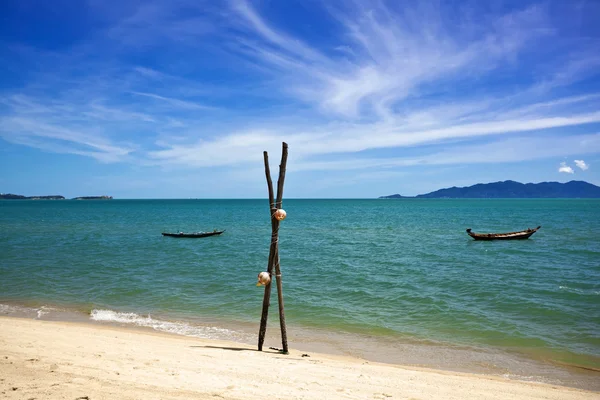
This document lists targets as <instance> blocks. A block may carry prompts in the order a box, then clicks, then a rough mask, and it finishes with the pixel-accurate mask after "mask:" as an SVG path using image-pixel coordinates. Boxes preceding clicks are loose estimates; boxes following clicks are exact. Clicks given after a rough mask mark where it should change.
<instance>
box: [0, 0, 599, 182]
mask: <svg viewBox="0 0 600 400" xmlns="http://www.w3.org/2000/svg"><path fill="white" fill-rule="evenodd" d="M257 4H259V3H254V2H249V1H243V0H239V1H234V0H232V1H230V2H226V3H223V4H220V5H219V6H216V5H210V4H208V3H203V4H202V5H199V4H197V3H196V2H193V1H186V0H178V1H175V2H170V1H166V0H165V1H163V0H155V1H152V2H147V3H143V4H141V3H140V4H137V3H136V4H133V3H132V4H129V3H128V5H127V6H123V7H110V8H108V7H106V6H105V5H103V3H102V2H96V3H95V7H96V10H97V11H98V13H100V14H102V15H104V17H105V18H106V22H107V23H106V25H107V28H105V29H103V30H101V31H98V32H95V34H94V35H91V36H90V39H88V40H87V41H85V42H84V43H80V44H78V45H77V47H76V48H74V49H70V50H72V51H65V52H64V53H52V54H51V55H45V53H44V54H42V52H41V51H40V52H39V54H37V55H36V52H35V51H33V50H32V51H31V52H30V58H31V59H35V58H36V57H39V58H40V59H42V58H43V60H45V61H44V62H43V65H44V67H45V68H44V71H41V72H39V73H38V74H32V76H34V78H32V82H30V83H29V84H28V85H27V86H24V87H22V88H19V89H12V90H6V89H5V90H4V91H3V92H1V93H0V105H2V108H0V136H1V137H2V138H3V139H5V140H7V141H9V142H12V143H18V144H22V145H27V146H32V147H37V148H40V149H43V150H45V151H54V152H60V153H70V154H77V155H83V156H88V157H93V158H95V159H97V160H100V161H102V162H122V161H126V162H132V163H139V164H142V165H159V166H169V167H170V166H176V167H193V168H204V167H215V166H217V167H223V166H229V167H234V168H239V169H240V170H244V169H247V166H248V165H249V164H258V165H260V164H261V163H262V151H263V150H268V151H272V152H277V151H278V149H279V146H280V142H281V141H284V140H285V141H287V142H288V143H289V144H290V148H291V149H292V153H291V154H293V155H292V156H291V157H294V161H295V162H296V166H297V168H298V169H300V170H332V171H335V170H340V169H352V168H355V167H353V166H361V165H362V166H363V167H366V168H371V169H377V168H381V169H386V168H399V167H404V166H412V165H423V164H427V165H442V164H453V165H454V164H461V163H464V164H468V163H486V162H518V161H523V160H528V159H541V158H550V157H565V156H572V157H581V155H583V154H590V153H593V152H598V151H600V150H599V149H598V136H597V134H596V133H595V132H596V131H591V129H595V128H594V127H595V124H598V123H600V112H598V111H597V110H598V109H600V93H596V92H590V91H585V90H581V89H580V88H571V89H570V90H564V91H561V92H560V95H559V94H556V93H555V92H553V90H555V89H557V88H569V86H570V85H572V84H573V83H574V82H578V81H580V80H584V79H587V78H588V77H590V76H593V74H594V73H595V72H594V71H596V70H597V68H596V67H597V66H598V65H599V64H598V63H599V59H598V57H597V55H595V52H593V51H591V49H593V43H592V42H589V43H591V44H590V45H586V44H585V43H583V42H582V43H583V44H581V43H579V42H577V46H573V50H572V51H569V48H570V47H569V46H567V44H569V45H570V44H571V43H567V42H565V45H564V48H565V51H564V52H561V55H559V56H557V55H556V54H555V53H556V52H552V51H547V52H543V53H540V51H539V47H540V46H541V45H542V44H545V45H547V46H550V44H551V43H553V42H555V41H558V40H567V39H563V38H561V37H559V35H558V34H557V28H556V27H555V26H553V23H552V20H551V18H549V15H548V9H547V8H546V7H545V6H543V5H529V6H523V7H521V8H519V9H515V10H513V11H511V12H507V13H505V14H497V13H492V12H485V13H481V16H480V18H468V17H463V14H460V13H455V14H452V10H449V9H446V8H444V7H433V6H432V5H430V4H429V5H428V3H427V2H414V3H413V2H406V3H402V4H400V3H398V4H397V3H395V2H387V3H386V2H384V1H366V2H344V3H338V4H335V3H331V4H328V5H326V6H324V7H325V14H324V15H326V16H327V18H329V21H328V24H329V27H330V28H331V32H332V33H331V36H330V37H327V38H324V39H326V40H323V41H321V40H318V39H314V38H313V39H312V40H311V39H308V38H306V37H300V36H299V35H297V34H294V30H292V29H288V27H287V26H286V25H285V24H282V23H277V22H276V21H275V20H271V19H269V18H267V17H266V15H269V14H268V13H264V12H261V9H260V8H259V7H258V6H257ZM263 6H264V5H263ZM342 6H343V7H342ZM315 7H316V5H315ZM450 14H452V15H450ZM465 15H467V14H465ZM447 19H448V20H450V19H451V20H452V21H455V22H456V23H455V24H454V23H453V24H452V26H451V27H450V26H449V24H448V22H447ZM586 43H587V42H586ZM155 52H159V53H155ZM97 53H101V54H100V55H98V54H97ZM156 54H160V55H161V57H164V58H161V57H158V61H156V62H153V63H148V65H143V63H140V60H143V59H145V58H150V59H155V58H157V56H156ZM538 54H539V57H540V60H539V61H536V64H535V65H536V68H537V69H536V68H529V67H528V65H527V66H526V65H525V64H524V61H523V59H525V58H527V59H528V60H529V61H528V62H532V61H531V60H530V58H533V56H535V55H538ZM102 56H105V57H104V58H103V57H102ZM136 56H139V57H136ZM167 58H168V60H167ZM99 59H102V61H99ZM131 59H135V60H136V62H135V63H133V62H131V61H130V60H131ZM547 61H551V62H547ZM206 71H209V72H206ZM211 74H214V75H215V76H217V78H215V79H211ZM514 75H518V76H519V77H520V79H519V80H518V81H516V82H515V81H510V82H509V84H506V81H504V80H503V79H506V77H507V76H509V77H510V76H514ZM574 127H578V129H582V130H583V131H578V133H577V135H575V134H571V133H570V131H569V130H570V129H571V128H574ZM557 128H563V131H564V132H566V133H562V134H558V133H557V131H556V129H557ZM582 132H583V133H582ZM583 140H587V141H588V142H589V143H592V144H591V145H587V146H583V145H581V142H582V141H583ZM425 146H428V147H427V150H426V151H425V150H424V151H422V152H421V154H420V156H418V157H417V156H413V155H411V154H404V153H405V152H407V150H411V149H415V148H419V147H425ZM442 147H443V148H442ZM386 149H387V150H390V149H391V150H393V151H394V152H395V156H394V157H389V156H388V157H385V158H383V157H380V156H365V154H364V153H367V152H375V151H381V150H386ZM561 149H562V152H561ZM578 161H581V163H582V166H580V165H579V164H578ZM578 161H577V160H576V161H575V163H576V165H577V166H578V167H579V168H581V169H586V168H587V164H585V163H583V161H582V160H578ZM583 166H585V167H583ZM563 168H564V170H562V169H563ZM380 172H381V174H380V175H379V176H387V175H388V173H389V174H392V175H393V173H391V172H389V171H380ZM561 172H566V173H573V172H574V171H573V170H572V168H570V167H569V166H567V165H566V164H565V165H561Z"/></svg>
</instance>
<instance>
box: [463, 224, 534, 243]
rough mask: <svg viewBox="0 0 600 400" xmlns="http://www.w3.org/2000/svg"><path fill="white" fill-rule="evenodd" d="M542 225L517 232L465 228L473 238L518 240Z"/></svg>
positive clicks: (531, 233) (526, 236) (527, 236)
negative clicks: (475, 230) (494, 231)
mask: <svg viewBox="0 0 600 400" xmlns="http://www.w3.org/2000/svg"><path fill="white" fill-rule="evenodd" d="M541 227H542V226H541V225H540V226H538V227H537V228H535V229H531V228H527V229H526V230H524V231H518V232H506V233H475V232H471V228H469V229H467V233H468V234H469V236H471V237H472V238H473V239H475V240H518V239H527V238H529V236H531V235H533V234H534V233H536V232H537V231H538V229H540V228H541Z"/></svg>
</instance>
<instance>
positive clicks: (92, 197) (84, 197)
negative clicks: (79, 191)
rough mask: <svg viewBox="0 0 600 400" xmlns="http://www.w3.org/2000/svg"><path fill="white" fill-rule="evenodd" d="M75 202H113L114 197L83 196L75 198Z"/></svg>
mask: <svg viewBox="0 0 600 400" xmlns="http://www.w3.org/2000/svg"><path fill="white" fill-rule="evenodd" d="M73 200H112V196H81V197H74V198H73Z"/></svg>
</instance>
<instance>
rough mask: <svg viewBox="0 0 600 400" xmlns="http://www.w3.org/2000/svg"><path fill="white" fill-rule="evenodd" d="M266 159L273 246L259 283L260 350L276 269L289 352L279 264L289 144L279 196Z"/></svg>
mask: <svg viewBox="0 0 600 400" xmlns="http://www.w3.org/2000/svg"><path fill="white" fill-rule="evenodd" d="M263 156H264V161H265V175H266V177H267V187H268V189H269V215H270V216H271V246H270V248H269V261H268V263H267V274H264V272H261V273H260V274H259V283H263V282H264V284H265V293H264V296H263V306H262V315H261V318H260V329H259V331H258V350H259V351H262V348H263V343H264V341H265V334H266V332H267V318H268V316H269V303H270V300H271V283H272V282H273V281H272V279H270V278H271V277H272V276H273V270H275V278H276V280H277V300H278V304H279V323H280V325H281V342H282V347H283V349H282V352H283V353H286V354H287V353H288V343H287V330H286V327H285V313H284V307H283V287H282V282H281V267H280V265H279V225H280V223H281V221H282V220H283V219H284V218H285V211H283V209H282V208H281V202H282V199H283V184H284V181H285V168H286V164H287V156H288V145H287V143H285V142H283V143H282V151H281V163H280V164H279V179H278V180H277V197H276V198H274V196H273V182H272V180H271V171H270V168H269V154H268V153H267V152H266V151H265V152H263Z"/></svg>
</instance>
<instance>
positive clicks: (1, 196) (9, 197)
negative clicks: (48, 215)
mask: <svg viewBox="0 0 600 400" xmlns="http://www.w3.org/2000/svg"><path fill="white" fill-rule="evenodd" d="M0 200H65V197H64V196H22V195H20V194H12V193H0ZM73 200H112V196H82V197H74V198H73Z"/></svg>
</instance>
